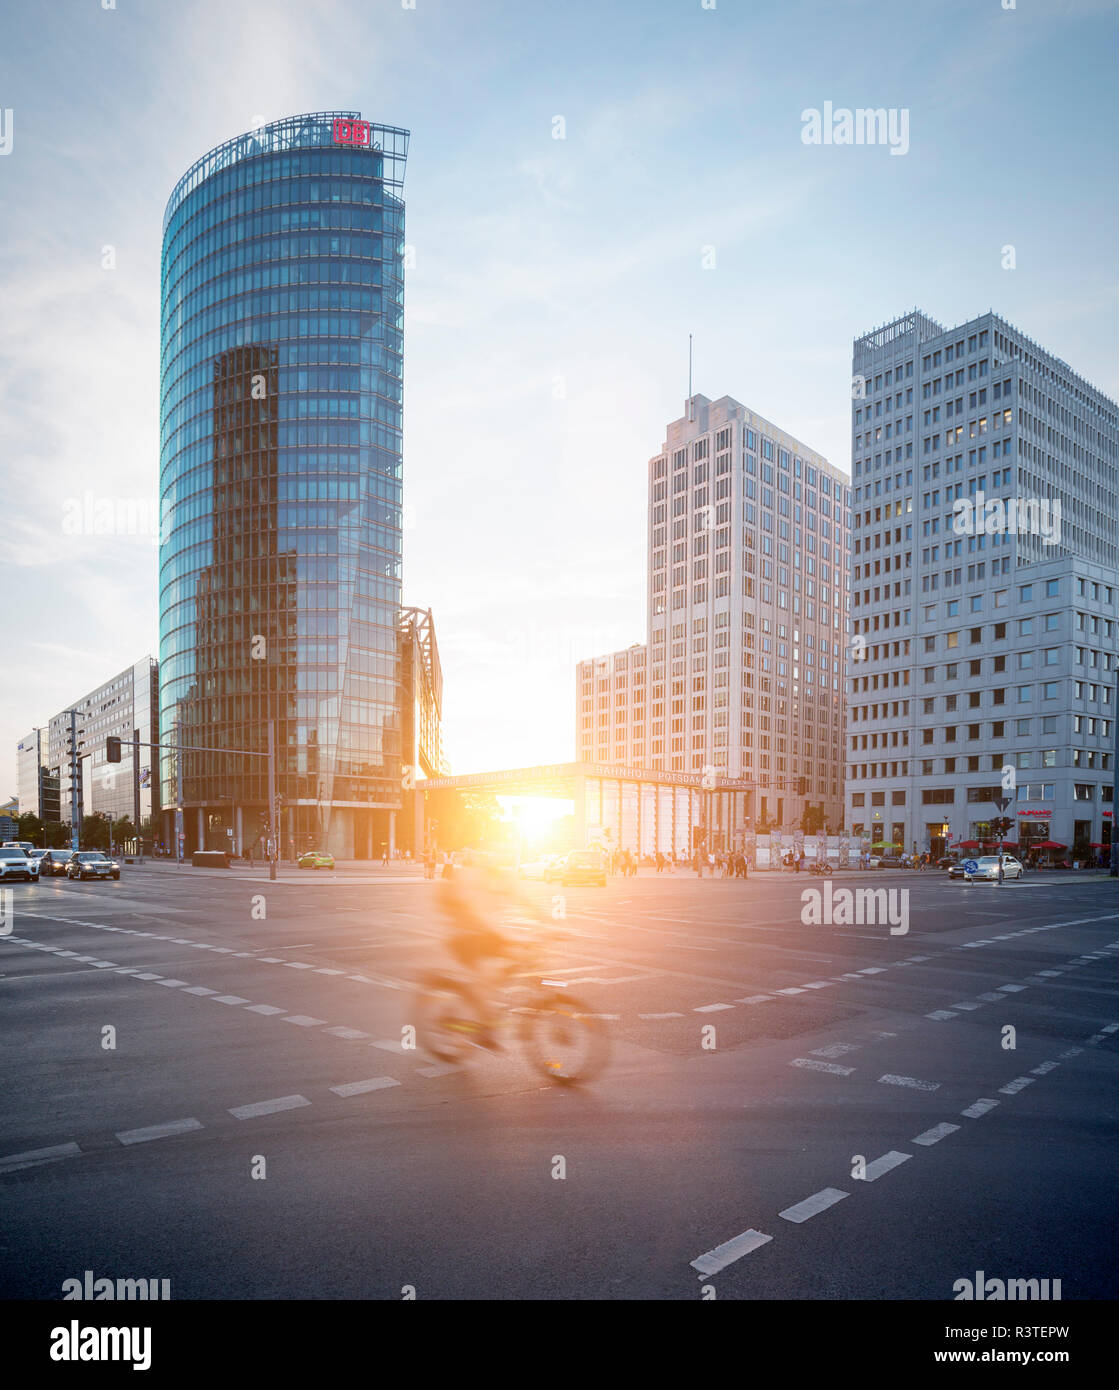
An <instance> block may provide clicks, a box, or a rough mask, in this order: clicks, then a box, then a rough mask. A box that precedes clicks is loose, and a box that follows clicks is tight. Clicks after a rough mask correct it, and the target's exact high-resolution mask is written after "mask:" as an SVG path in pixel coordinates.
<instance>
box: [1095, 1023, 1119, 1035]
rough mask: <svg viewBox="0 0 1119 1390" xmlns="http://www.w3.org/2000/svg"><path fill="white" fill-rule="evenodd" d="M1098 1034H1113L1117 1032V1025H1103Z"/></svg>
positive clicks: (1118, 1028) (1118, 1027)
mask: <svg viewBox="0 0 1119 1390" xmlns="http://www.w3.org/2000/svg"><path fill="white" fill-rule="evenodd" d="M1100 1032H1101V1033H1115V1032H1119V1023H1105V1024H1104V1026H1103V1027H1102V1028H1101V1029H1100Z"/></svg>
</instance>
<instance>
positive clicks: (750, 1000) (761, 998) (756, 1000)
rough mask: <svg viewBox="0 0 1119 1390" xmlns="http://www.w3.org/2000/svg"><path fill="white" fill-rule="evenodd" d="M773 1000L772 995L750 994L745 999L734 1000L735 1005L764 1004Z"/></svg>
mask: <svg viewBox="0 0 1119 1390" xmlns="http://www.w3.org/2000/svg"><path fill="white" fill-rule="evenodd" d="M772 998H773V995H772V994H750V995H747V997H746V998H745V999H736V1000H735V1001H734V1002H735V1003H736V1004H766V1003H768V1002H769V1000H770V999H772Z"/></svg>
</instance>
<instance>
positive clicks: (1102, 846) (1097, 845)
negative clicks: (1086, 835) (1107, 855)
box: [1091, 840, 1111, 849]
mask: <svg viewBox="0 0 1119 1390" xmlns="http://www.w3.org/2000/svg"><path fill="white" fill-rule="evenodd" d="M1091 848H1092V849H1110V848H1111V846H1110V845H1099V844H1097V843H1096V842H1095V841H1094V840H1093V841H1092V844H1091Z"/></svg>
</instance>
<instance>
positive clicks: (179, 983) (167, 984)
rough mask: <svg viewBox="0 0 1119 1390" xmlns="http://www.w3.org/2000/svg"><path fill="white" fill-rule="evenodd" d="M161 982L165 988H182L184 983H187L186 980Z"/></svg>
mask: <svg viewBox="0 0 1119 1390" xmlns="http://www.w3.org/2000/svg"><path fill="white" fill-rule="evenodd" d="M159 983H160V984H161V985H162V986H163V988H164V989H182V987H183V985H185V984H186V981H185V980H160V982H159Z"/></svg>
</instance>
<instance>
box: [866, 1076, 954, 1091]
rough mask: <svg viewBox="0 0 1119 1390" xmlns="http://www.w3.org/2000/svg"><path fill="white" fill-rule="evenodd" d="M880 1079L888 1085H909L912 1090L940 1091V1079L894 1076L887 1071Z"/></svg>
mask: <svg viewBox="0 0 1119 1390" xmlns="http://www.w3.org/2000/svg"><path fill="white" fill-rule="evenodd" d="M878 1080H879V1081H880V1082H882V1083H883V1084H884V1085H886V1086H908V1087H909V1089H910V1090H911V1091H938V1090H939V1089H940V1082H939V1081H918V1079H917V1078H916V1077H915V1076H894V1075H893V1073H892V1072H887V1073H886V1075H885V1076H880V1077H879V1078H878Z"/></svg>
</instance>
